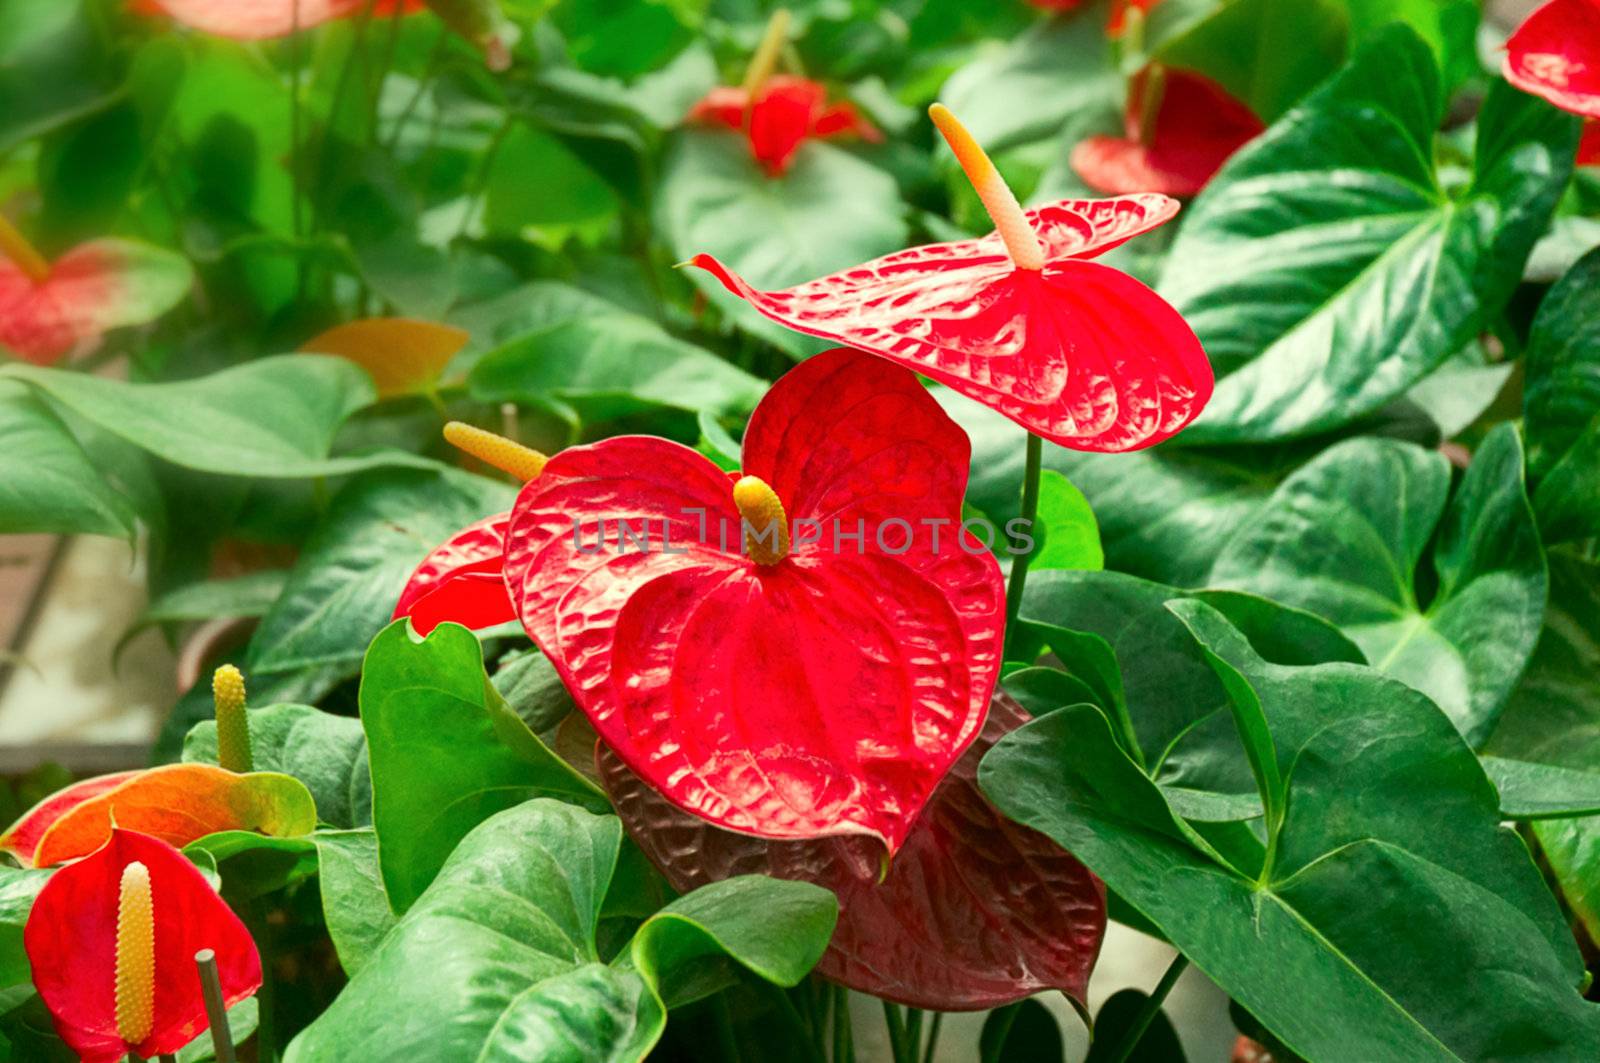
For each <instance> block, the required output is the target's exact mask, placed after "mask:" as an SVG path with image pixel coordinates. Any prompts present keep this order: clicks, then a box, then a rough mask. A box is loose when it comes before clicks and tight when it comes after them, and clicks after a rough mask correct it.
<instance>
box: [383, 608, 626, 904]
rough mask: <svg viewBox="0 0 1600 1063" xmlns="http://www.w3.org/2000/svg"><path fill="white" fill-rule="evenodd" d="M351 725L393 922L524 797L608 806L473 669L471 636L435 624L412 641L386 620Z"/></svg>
mask: <svg viewBox="0 0 1600 1063" xmlns="http://www.w3.org/2000/svg"><path fill="white" fill-rule="evenodd" d="M361 726H362V728H363V729H364V730H365V731H366V734H367V746H368V749H369V751H370V756H371V759H372V821H373V826H374V827H376V829H377V832H378V841H379V843H380V849H379V857H380V859H379V863H380V864H381V866H382V868H383V881H384V887H385V890H386V892H387V893H388V895H389V904H390V906H391V907H392V908H393V909H394V911H395V912H396V913H399V914H403V913H404V912H405V911H406V910H407V909H408V908H410V907H411V905H412V904H413V903H414V902H415V901H416V899H417V897H419V896H420V895H421V894H422V891H423V890H424V889H426V888H427V886H428V883H429V882H431V881H433V877H434V875H435V874H436V873H437V872H438V870H439V868H440V867H441V866H442V865H443V864H444V862H445V858H446V857H448V856H449V855H450V851H451V850H452V849H454V848H455V846H456V843H457V842H459V841H460V840H461V839H462V838H464V837H465V836H466V835H467V833H468V832H469V831H471V830H472V828H473V827H476V826H477V825H478V824H479V823H482V822H483V821H484V820H486V819H488V818H489V817H490V816H492V815H494V814H495V813H496V812H499V811H502V810H504V809H507V808H510V807H512V806H513V805H518V804H521V803H522V802H524V801H527V800H528V799H529V798H532V797H540V796H552V797H559V798H562V799H563V800H567V801H571V802H574V803H576V804H579V805H582V806H584V807H586V808H591V809H595V810H604V809H608V808H610V807H611V806H610V804H609V803H608V802H607V801H606V798H605V795H604V794H603V793H601V791H600V790H599V788H597V787H596V786H595V785H594V784H593V783H591V782H590V781H589V780H588V779H586V778H585V777H584V776H582V775H580V774H579V773H578V772H576V771H574V770H573V769H572V768H571V767H569V766H568V765H567V764H565V763H564V762H563V761H562V760H561V759H560V758H558V757H557V756H556V755H555V754H554V753H552V752H551V751H550V750H549V749H548V748H547V747H546V746H545V744H544V743H543V742H541V741H539V739H538V737H537V736H536V735H535V734H534V733H533V732H532V731H530V730H528V725H527V724H525V723H523V722H522V720H521V719H519V718H518V717H517V715H516V714H515V713H513V712H512V711H511V709H510V707H509V706H507V705H506V703H505V699H504V698H502V697H501V696H500V694H499V692H498V691H496V690H495V688H494V686H493V685H492V684H491V683H490V682H489V677H488V676H486V675H485V674H484V671H483V650H482V648H481V647H480V646H479V645H478V640H477V637H476V636H474V635H473V634H472V632H470V631H468V630H467V629H466V628H464V627H460V626H458V625H456V624H442V625H440V626H439V627H437V628H435V629H434V631H433V633H432V634H431V635H429V636H428V638H427V639H426V640H423V641H416V640H414V638H413V636H412V634H411V630H410V623H409V622H408V621H404V620H401V621H396V622H395V623H393V624H391V625H389V626H388V627H387V628H385V629H384V631H383V632H382V634H380V635H379V636H378V637H377V638H376V639H374V640H373V643H372V648H371V649H369V650H368V651H367V657H366V661H365V663H364V664H363V666H362V670H361Z"/></svg>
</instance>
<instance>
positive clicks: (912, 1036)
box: [906, 1008, 923, 1063]
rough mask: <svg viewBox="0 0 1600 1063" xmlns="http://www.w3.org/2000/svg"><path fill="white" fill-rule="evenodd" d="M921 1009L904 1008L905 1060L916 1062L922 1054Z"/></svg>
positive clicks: (911, 1062) (910, 1062)
mask: <svg viewBox="0 0 1600 1063" xmlns="http://www.w3.org/2000/svg"><path fill="white" fill-rule="evenodd" d="M922 1014H923V1012H922V1009H921V1008H907V1009H906V1060H907V1063H917V1058H918V1056H920V1055H921V1054H922Z"/></svg>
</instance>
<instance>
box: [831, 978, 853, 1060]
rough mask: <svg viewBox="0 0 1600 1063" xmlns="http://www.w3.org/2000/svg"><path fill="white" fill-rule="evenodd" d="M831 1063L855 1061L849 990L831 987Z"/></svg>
mask: <svg viewBox="0 0 1600 1063" xmlns="http://www.w3.org/2000/svg"><path fill="white" fill-rule="evenodd" d="M833 998H834V999H833V1063H855V1058H856V1047H855V1044H854V1037H853V1034H854V1030H853V1029H852V1028H851V1025H850V990H848V989H846V988H845V987H844V986H834V987H833Z"/></svg>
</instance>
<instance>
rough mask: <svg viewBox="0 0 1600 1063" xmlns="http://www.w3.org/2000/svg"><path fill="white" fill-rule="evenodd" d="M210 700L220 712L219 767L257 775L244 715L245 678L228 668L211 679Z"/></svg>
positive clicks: (233, 668)
mask: <svg viewBox="0 0 1600 1063" xmlns="http://www.w3.org/2000/svg"><path fill="white" fill-rule="evenodd" d="M211 699H212V702H213V703H214V704H215V705H216V709H217V763H218V764H220V765H222V766H223V767H224V768H227V769H228V770H229V771H238V772H246V771H254V770H255V756H254V754H253V753H252V752H251V749H250V715H249V713H248V712H246V711H245V698H244V675H243V674H241V673H240V671H239V669H237V668H235V667H234V666H233V665H231V664H225V665H223V666H222V667H221V668H218V669H217V670H216V671H215V672H213V673H212V675H211Z"/></svg>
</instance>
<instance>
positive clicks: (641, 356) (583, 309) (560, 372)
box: [467, 281, 766, 421]
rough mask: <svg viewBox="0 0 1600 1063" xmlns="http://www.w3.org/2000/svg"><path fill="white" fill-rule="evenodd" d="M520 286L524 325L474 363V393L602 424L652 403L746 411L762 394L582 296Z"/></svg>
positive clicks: (706, 357) (742, 376)
mask: <svg viewBox="0 0 1600 1063" xmlns="http://www.w3.org/2000/svg"><path fill="white" fill-rule="evenodd" d="M552 289H553V290H552ZM523 292H524V294H525V298H526V300H527V304H528V307H527V309H526V310H525V311H524V312H525V314H526V315H527V317H526V318H525V320H526V321H527V331H525V332H522V333H520V334H518V335H516V336H514V337H512V338H510V339H508V340H505V341H503V342H502V343H501V344H500V345H499V346H497V347H496V348H495V349H494V350H491V351H489V352H488V353H487V354H485V355H483V357H482V358H481V359H479V360H478V362H477V364H476V365H475V366H474V367H473V370H472V373H471V375H470V376H469V378H468V381H467V383H468V387H469V388H470V390H471V392H472V394H473V397H474V398H477V399H480V400H482V401H485V402H504V401H508V400H518V401H526V400H530V399H543V398H553V399H557V400H559V401H561V402H565V403H567V404H569V405H571V406H572V407H573V408H575V409H577V410H578V411H579V412H580V413H581V414H583V415H584V418H585V420H587V421H604V420H610V419H614V418H617V417H622V416H626V415H628V414H631V413H637V412H640V411H643V410H649V409H651V408H652V407H659V406H667V407H671V408H674V409H679V410H686V411H689V412H691V413H693V412H698V411H700V410H711V411H713V412H716V413H748V412H749V411H750V410H752V409H754V408H755V404H756V402H757V401H759V400H760V398H761V396H762V395H763V394H764V393H765V392H766V383H765V381H762V380H760V379H759V378H757V377H754V376H752V375H750V374H749V373H746V372H745V371H744V370H742V369H739V368H737V367H735V366H733V365H731V364H729V363H728V362H725V361H723V360H722V359H721V358H718V357H717V356H716V355H714V354H712V353H711V352H709V351H707V350H704V349H703V348H700V347H696V346H695V345H694V344H692V343H686V342H685V341H683V340H680V339H677V338H676V337H674V336H672V335H670V334H669V333H668V332H667V331H666V330H665V329H663V328H662V327H661V326H659V325H657V324H656V323H655V322H653V321H650V320H648V319H647V318H643V317H639V316H638V315H635V314H631V313H629V312H627V311H625V310H623V309H622V308H621V307H619V306H616V305H614V304H612V303H608V302H607V301H606V300H604V299H600V298H597V297H595V296H592V295H589V294H588V293H587V292H581V291H579V290H577V289H575V288H569V287H567V286H566V285H561V284H556V283H555V282H550V281H539V282H535V283H533V284H531V285H528V286H527V287H526V288H524V289H523ZM540 309H543V311H544V312H542V313H541V312H540Z"/></svg>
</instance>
